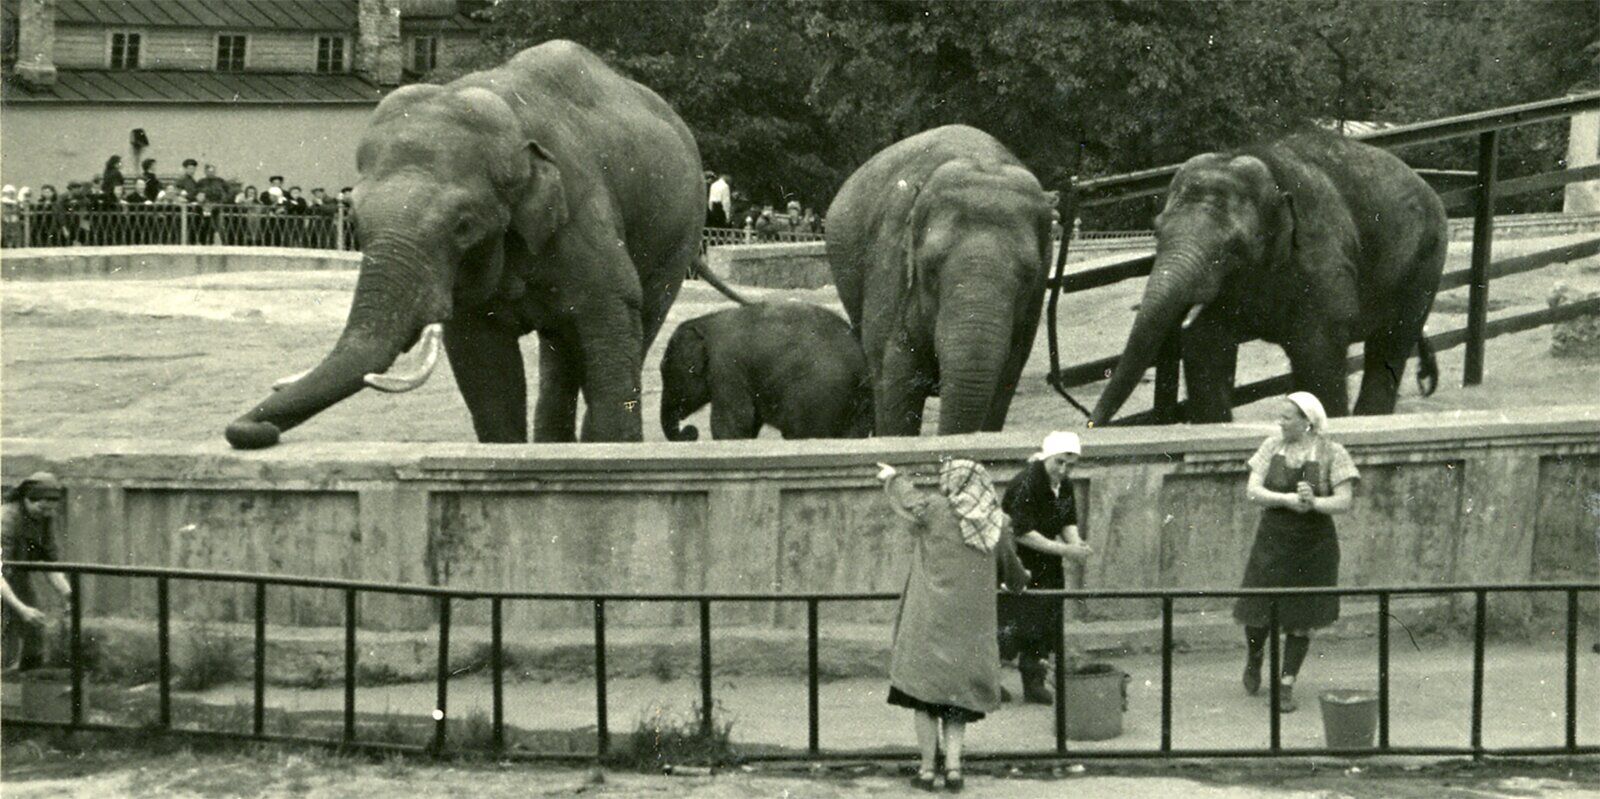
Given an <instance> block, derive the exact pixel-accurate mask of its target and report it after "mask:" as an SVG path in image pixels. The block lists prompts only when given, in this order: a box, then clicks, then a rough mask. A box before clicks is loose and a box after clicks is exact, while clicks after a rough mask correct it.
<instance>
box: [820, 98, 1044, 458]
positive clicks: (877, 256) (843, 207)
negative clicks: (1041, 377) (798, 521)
mask: <svg viewBox="0 0 1600 799" xmlns="http://www.w3.org/2000/svg"><path fill="white" fill-rule="evenodd" d="M1054 205H1055V195H1054V194H1052V193H1048V192H1045V191H1044V190H1042V189H1041V188H1040V187H1039V181H1038V180H1037V179H1036V178H1035V177H1034V176H1033V174H1032V173H1030V172H1029V171H1028V170H1027V169H1026V168H1024V167H1023V166H1022V164H1021V162H1020V161H1018V160H1017V158H1016V157H1015V156H1013V155H1012V154H1011V153H1010V152H1009V151H1007V150H1006V148H1005V147H1004V146H1003V145H1001V144H1000V142H998V141H996V140H995V139H994V137H992V136H990V135H989V134H987V133H984V132H982V131H980V130H977V129H975V128H970V127H966V126H963V125H951V126H946V127H942V128H936V129H934V130H930V131H925V132H923V133H919V134H917V135H915V136H911V137H910V138H907V139H905V140H903V141H900V142H897V143H895V144H893V145H890V146H889V147H887V148H885V149H884V150H882V151H881V152H879V153H878V154H877V155H874V156H873V157H872V158H871V159H869V160H868V161H867V162H866V163H865V164H863V165H862V166H861V168H860V169H858V170H856V172H855V174H853V175H851V176H850V178H849V179H848V180H846V181H845V183H844V185H843V186H842V187H841V188H840V189H839V193H838V194H837V195H836V196H835V198H834V201H833V204H832V206H830V207H829V209H828V230H827V239H828V261H829V266H830V267H831V269H832V272H833V278H834V285H835V286H837V287H838V290H839V298H840V300H842V301H843V303H844V308H845V311H846V313H848V314H849V316H850V323H851V326H852V328H853V330H854V331H855V333H856V335H857V337H858V338H859V339H860V341H861V344H862V348H863V351H864V352H865V354H866V358H867V366H868V370H869V373H870V376H871V380H872V388H873V403H874V406H875V416H876V420H875V425H874V431H875V433H876V434H877V435H880V436H883V435H912V436H914V435H918V434H919V433H920V432H921V429H922V413H923V405H924V404H925V402H926V400H927V398H928V397H929V396H932V395H933V394H934V393H935V392H937V394H938V396H939V426H938V431H939V433H940V434H952V433H970V432H975V431H982V430H999V429H1001V427H1002V426H1003V425H1004V424H1005V419H1006V413H1007V412H1008V410H1009V409H1010V406H1011V398H1012V396H1013V395H1014V394H1015V392H1016V386H1017V379H1018V377H1019V376H1020V375H1021V373H1022V367H1023V364H1025V363H1026V362H1027V360H1028V353H1029V351H1030V350H1032V348H1033V338H1034V333H1035V331H1036V330H1037V329H1038V325H1039V309H1040V305H1041V303H1042V300H1043V297H1044V285H1045V276H1046V272H1047V269H1048V261H1049V256H1050V251H1051V247H1050V222H1051V218H1050V212H1051V209H1052V208H1053V207H1054Z"/></svg>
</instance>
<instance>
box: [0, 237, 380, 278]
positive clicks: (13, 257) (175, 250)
mask: <svg viewBox="0 0 1600 799" xmlns="http://www.w3.org/2000/svg"><path fill="white" fill-rule="evenodd" d="M360 266H361V253H358V252H337V251H334V250H300V249H290V248H287V247H221V246H215V245H209V246H201V245H185V246H177V245H170V246H168V245H137V246H127V247H37V248H28V249H16V250H6V251H4V253H3V254H0V278H4V279H5V280H87V279H105V278H126V279H137V280H148V279H151V278H167V277H183V276H185V275H208V274H217V273H222V272H290V271H301V270H332V269H356V268H358V267H360Z"/></svg>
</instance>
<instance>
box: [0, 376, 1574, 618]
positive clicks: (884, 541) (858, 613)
mask: <svg viewBox="0 0 1600 799" xmlns="http://www.w3.org/2000/svg"><path fill="white" fill-rule="evenodd" d="M1332 431H1333V434H1334V435H1335V436H1336V437H1337V438H1338V439H1339V440H1341V441H1343V442H1345V443H1346V444H1347V445H1348V446H1349V447H1350V449H1351V451H1352V453H1353V454H1354V456H1355V458H1356V460H1357V462H1358V463H1359V465H1360V467H1361V469H1362V472H1363V477H1364V480H1363V484H1362V487H1361V490H1360V493H1359V497H1358V501H1357V509H1356V510H1355V512H1354V513H1352V514H1351V515H1350V516H1347V517H1344V518H1342V519H1341V520H1340V522H1339V525H1340V535H1341V540H1342V546H1343V549H1344V556H1343V565H1342V576H1341V580H1342V582H1343V583H1344V584H1347V585H1372V584H1424V585H1426V584H1441V583H1451V582H1475V581H1508V582H1523V581H1529V580H1554V579H1573V578H1586V579H1594V578H1595V577H1596V576H1597V574H1600V569H1597V564H1596V552H1595V546H1596V543H1595V536H1596V534H1597V528H1600V406H1585V407H1573V408H1558V409H1541V410H1517V411H1506V412H1491V413H1452V414H1438V415H1412V416H1398V417H1383V418H1359V419H1339V420H1335V421H1334V422H1333V423H1332ZM1266 433H1267V428H1265V427H1262V426H1251V425H1234V424H1229V425H1207V426H1200V427H1168V428H1110V429H1105V430H1093V431H1087V432H1086V433H1085V434H1084V440H1085V448H1086V452H1085V458H1084V460H1083V462H1082V464H1081V466H1080V467H1079V468H1078V470H1077V472H1076V473H1075V475H1074V478H1075V481H1076V489H1077V491H1078V497H1079V501H1080V507H1081V509H1082V517H1083V520H1084V528H1085V530H1086V532H1087V534H1088V536H1089V539H1090V541H1091V543H1092V544H1094V546H1095V547H1096V552H1097V554H1096V557H1095V558H1094V559H1093V560H1092V561H1090V563H1089V564H1088V566H1087V567H1086V569H1085V570H1084V574H1083V575H1082V577H1083V584H1084V585H1086V586H1089V587H1095V586H1107V587H1145V586H1182V587H1217V588H1227V587H1232V586H1235V585H1237V584H1238V581H1239V577H1240V573H1241V571H1242V569H1243V564H1244V558H1245V553H1246V551H1247V549H1248V546H1249V542H1250V539H1251V535H1252V532H1253V525H1254V519H1255V516H1256V511H1255V510H1254V509H1253V508H1251V507H1249V506H1248V505H1247V504H1246V502H1245V500H1244V490H1243V486H1244V482H1245V479H1244V460H1245V459H1246V458H1247V457H1248V456H1249V454H1250V453H1251V452H1253V451H1254V449H1255V447H1256V446H1257V445H1258V444H1259V443H1260V441H1261V439H1262V437H1263V436H1264V435H1265V434H1266ZM0 443H3V457H0V471H3V475H4V479H5V481H6V482H7V483H8V484H9V483H14V482H15V481H16V480H18V479H20V478H21V476H23V475H26V474H27V473H29V472H31V471H33V470H35V469H41V468H48V469H51V470H53V471H55V472H56V473H58V474H59V475H61V477H62V478H63V480H64V481H65V482H66V483H67V485H68V489H69V490H68V494H69V496H68V501H67V503H66V504H65V508H64V510H63V518H62V520H61V529H62V532H63V546H64V555H65V557H67V558H69V559H71V560H81V561H91V562H103V563H125V564H143V565H167V566H180V567H188V568H199V569H224V570H242V571H264V572H278V573H287V574H305V575H321V576H329V577H350V578H361V579H369V580H379V581H398V582H409V583H431V584H440V585H451V586H458V587H481V588H505V589H516V590H550V591H620V592H638V591H669V592H670V591H685V592H697V591H889V592H893V591H897V590H899V588H900V587H901V584H902V582H903V580H904V577H905V570H906V568H907V556H908V554H907V553H908V549H909V547H908V546H907V539H906V538H905V536H904V533H903V532H901V530H900V526H899V524H898V522H897V520H896V517H894V516H893V515H892V514H891V513H889V512H888V510H887V508H886V507H885V506H884V504H883V501H882V498H881V495H880V493H879V491H878V489H877V486H876V483H875V481H874V480H873V478H872V475H873V473H874V472H875V468H874V467H873V466H872V464H873V463H874V462H875V461H880V460H882V461H888V462H891V463H896V464H899V465H901V466H903V467H906V468H909V469H910V470H911V471H912V472H914V473H919V474H920V475H922V476H923V478H924V482H926V478H928V477H931V476H932V475H933V473H934V471H935V469H936V465H937V462H938V458H939V456H940V455H943V454H945V453H963V454H968V455H972V456H976V457H978V458H981V459H983V460H985V461H988V462H990V463H992V464H994V470H995V473H996V477H997V479H999V480H1001V481H1004V480H1006V479H1009V478H1010V477H1011V476H1012V475H1013V473H1014V472H1015V470H1016V468H1017V467H1018V465H1020V464H1021V463H1022V461H1023V459H1024V458H1025V457H1026V455H1027V454H1028V453H1029V452H1030V451H1032V450H1033V448H1034V447H1035V445H1036V442H1035V441H1033V440H1032V438H1031V437H1029V436H1025V435H1020V434H984V435H971V436H960V437H942V438H920V439H868V440H862V441H824V442H770V441H759V442H696V443H691V444H667V445H659V444H656V445H623V444H615V445H612V444H590V445H519V446H508V445H498V446H496V445H478V444H433V445H417V444H391V443H369V444H357V445H352V444H348V443H347V444H308V443H290V444H285V445H283V446H280V447H277V448H274V449H271V450H266V451H262V452H253V453H245V452H235V451H232V450H229V449H227V448H226V445H224V444H223V443H222V442H221V441H218V442H216V443H204V444H195V443H163V442H152V441H81V440H72V441H65V440H32V439H7V440H5V441H4V442H0ZM86 596H87V597H88V601H89V603H90V605H89V608H90V610H91V612H94V613H103V614H127V613H134V614H149V613H152V612H153V608H154V602H155V593H154V588H153V586H152V584H151V583H150V582H149V581H130V580H112V579H103V580H95V581H91V583H90V585H89V587H88V588H87V591H86ZM173 601H174V605H173V607H174V609H175V610H176V611H177V612H179V613H182V614H185V616H184V617H185V618H189V619H199V618H214V619H221V620H244V619H248V618H250V615H249V614H250V613H251V608H252V603H253V599H252V595H251V593H250V591H249V589H247V588H228V587H223V586H215V585H189V584H183V583H181V582H180V583H178V584H175V586H174V591H173ZM363 602H364V606H363V611H362V620H363V625H364V626H370V627H381V628H411V629H414V628H421V627H426V626H427V625H428V624H429V623H430V622H431V621H432V619H433V608H432V606H431V604H430V603H427V602H424V601H419V600H409V599H398V598H392V597H376V596H374V597H367V598H364V599H363ZM1585 603H1586V608H1587V611H1586V612H1587V613H1589V614H1593V613H1594V612H1595V611H1596V609H1597V608H1600V596H1592V595H1591V596H1590V597H1588V598H1586V599H1585ZM1183 604H1184V607H1183V608H1181V609H1182V610H1184V611H1187V612H1193V611H1196V610H1203V609H1210V610H1216V611H1222V610H1223V609H1224V608H1226V607H1227V605H1228V601H1227V600H1222V599H1218V600H1204V601H1193V602H1190V601H1186V602H1184V603H1183ZM483 605H486V603H482V602H478V603H461V604H460V605H458V610H457V611H456V612H457V614H458V619H460V620H461V621H463V622H466V623H478V622H481V619H480V618H479V617H480V616H484V615H486V614H487V608H486V607H483ZM1563 607H1564V604H1563V600H1562V599H1561V598H1560V597H1557V596H1540V597H1534V598H1529V597H1514V596H1507V597H1504V598H1500V597H1497V598H1496V599H1495V601H1494V604H1493V609H1494V612H1495V613H1496V614H1497V617H1499V616H1502V615H1504V616H1507V617H1508V620H1509V621H1514V622H1516V623H1519V624H1526V622H1527V621H1528V620H1530V619H1535V618H1536V619H1538V620H1539V621H1540V624H1545V623H1546V622H1548V623H1549V625H1553V626H1550V627H1549V629H1560V627H1559V625H1560V617H1559V616H1557V615H1554V614H1555V611H1556V610H1557V609H1559V608H1563ZM1536 610H1537V611H1549V612H1550V614H1551V615H1545V614H1544V613H1540V614H1539V615H1537V616H1534V615H1530V614H1532V613H1533V612H1534V611H1536ZM887 611H888V607H887V606H886V604H885V603H860V604H859V605H848V606H846V605H840V606H830V609H829V611H828V613H829V620H830V621H841V622H844V621H872V622H878V621H882V620H883V619H884V618H885V614H886V613H887ZM271 612H272V619H273V621H274V623H299V624H337V623H340V622H341V621H342V619H343V605H342V601H341V597H340V596H339V595H338V594H337V593H335V592H331V591H304V590H295V591H289V590H280V591H274V592H272V594H271ZM507 612H508V620H509V621H510V622H511V623H513V624H527V625H540V626H541V627H546V628H549V627H568V628H573V629H574V630H578V629H584V630H586V629H587V628H588V627H589V625H590V624H592V610H591V609H590V608H589V607H588V606H587V605H585V604H583V603H532V602H518V603H512V604H511V605H510V606H508V611H507ZM1081 612H1083V613H1085V614H1087V616H1089V617H1091V618H1148V617H1150V616H1151V615H1153V613H1154V605H1153V603H1148V602H1131V601H1130V602H1119V603H1094V604H1092V605H1090V606H1087V607H1086V608H1085V609H1084V610H1082V611H1081ZM610 618H611V619H612V620H613V621H614V622H615V623H619V624H623V625H628V624H637V625H660V624H693V623H695V621H696V614H695V611H694V608H693V606H692V605H688V604H682V605H679V604H644V603H639V604H635V605H631V606H630V605H628V604H627V603H619V604H617V605H614V606H613V610H611V612H610ZM716 620H717V623H718V624H719V625H722V624H725V623H735V624H746V625H748V624H759V625H776V626H791V625H796V624H803V623H804V609H803V607H800V606H798V605H782V606H774V605H756V604H750V605H728V606H723V605H719V606H718V608H717V611H716ZM1541 629H1543V628H1541Z"/></svg>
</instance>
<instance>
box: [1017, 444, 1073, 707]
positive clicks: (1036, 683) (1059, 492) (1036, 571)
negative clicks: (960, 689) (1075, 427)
mask: <svg viewBox="0 0 1600 799" xmlns="http://www.w3.org/2000/svg"><path fill="white" fill-rule="evenodd" d="M1082 454H1083V444H1082V442H1081V441H1079V439H1078V436H1077V434H1076V433H1071V432H1066V431H1062V430H1057V431H1055V432H1053V433H1050V434H1049V435H1047V436H1045V437H1044V443H1043V444H1041V445H1040V446H1039V451H1038V452H1035V453H1033V454H1032V455H1030V456H1028V465H1027V466H1026V467H1024V468H1023V470H1022V472H1021V473H1019V474H1018V475H1017V477H1016V479H1015V480H1012V481H1011V484H1010V485H1009V486H1006V494H1005V499H1004V500H1003V501H1002V502H1001V509H1002V510H1004V511H1005V512H1006V515H1007V516H1010V517H1011V524H1012V532H1013V533H1014V534H1015V536H1016V541H1017V556H1018V557H1019V558H1020V559H1021V561H1022V565H1023V566H1025V567H1027V569H1028V573H1029V574H1031V575H1033V578H1032V579H1031V580H1030V581H1029V582H1028V587H1029V588H1035V589H1041V590H1059V589H1062V588H1066V587H1067V578H1066V570H1065V569H1064V568H1063V561H1064V560H1076V561H1083V560H1085V559H1087V558H1088V557H1089V556H1090V555H1092V554H1094V550H1092V549H1090V548H1089V545H1088V544H1085V543H1083V537H1082V536H1081V535H1079V533H1078V506H1077V503H1076V502H1075V500H1074V497H1073V493H1072V481H1070V480H1068V479H1067V474H1068V472H1070V471H1071V470H1072V465H1073V464H1074V463H1076V462H1077V461H1078V457H1079V456H1081V455H1082ZM998 611H999V614H998V620H997V624H998V629H999V645H1000V660H1001V661H1002V662H1003V661H1007V660H1010V659H1011V658H1013V657H1015V658H1016V659H1017V671H1019V672H1021V674H1022V701H1024V702H1033V703H1036V704H1041V705H1048V704H1051V703H1053V702H1054V701H1055V697H1054V696H1053V695H1052V694H1051V692H1050V689H1049V688H1048V687H1046V686H1045V674H1046V672H1047V671H1048V665H1047V664H1048V661H1049V658H1050V655H1051V653H1052V652H1055V651H1056V642H1057V641H1058V640H1059V639H1060V638H1061V601H1060V600H1059V599H1057V598H1055V597H1041V596H1031V595H1028V594H1023V595H1021V596H1005V597H1000V600H999V607H998Z"/></svg>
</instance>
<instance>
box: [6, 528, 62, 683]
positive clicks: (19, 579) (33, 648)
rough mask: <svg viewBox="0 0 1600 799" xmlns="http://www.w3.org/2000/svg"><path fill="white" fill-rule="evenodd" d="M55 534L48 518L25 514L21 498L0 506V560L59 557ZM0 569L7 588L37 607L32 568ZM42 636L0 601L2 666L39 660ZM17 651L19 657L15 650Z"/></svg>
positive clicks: (31, 664) (29, 664) (32, 664)
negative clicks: (30, 569)
mask: <svg viewBox="0 0 1600 799" xmlns="http://www.w3.org/2000/svg"><path fill="white" fill-rule="evenodd" d="M59 559H60V558H59V553H58V551H57V549H56V540H55V536H54V535H52V534H51V532H50V519H49V518H43V519H38V518H34V517H32V516H29V515H28V514H27V512H25V511H24V510H23V509H22V501H21V500H17V501H14V502H7V503H5V504H4V505H3V506H0V564H4V563H9V562H11V561H14V560H35V561H56V560H59ZM0 573H3V574H4V576H5V578H6V583H7V584H9V585H10V586H11V592H12V593H13V594H16V595H17V599H20V600H22V603H23V604H24V605H29V606H32V607H38V605H39V602H38V597H37V595H36V594H35V593H34V590H33V574H34V573H33V572H25V571H22V570H20V569H9V568H4V567H3V566H0ZM43 645H44V636H43V635H41V634H40V631H39V628H38V627H36V626H35V625H32V624H29V623H27V622H25V621H23V620H22V617H21V616H19V615H17V613H16V611H13V610H12V609H11V606H10V605H7V604H5V603H0V659H3V661H4V664H5V666H7V667H10V666H12V665H18V666H20V667H21V668H24V669H28V668H33V667H35V666H37V665H38V664H39V661H40V658H41V654H42V651H43ZM19 649H20V650H21V652H20V655H21V657H20V661H19V658H18V657H17V655H18V652H17V650H19Z"/></svg>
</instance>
